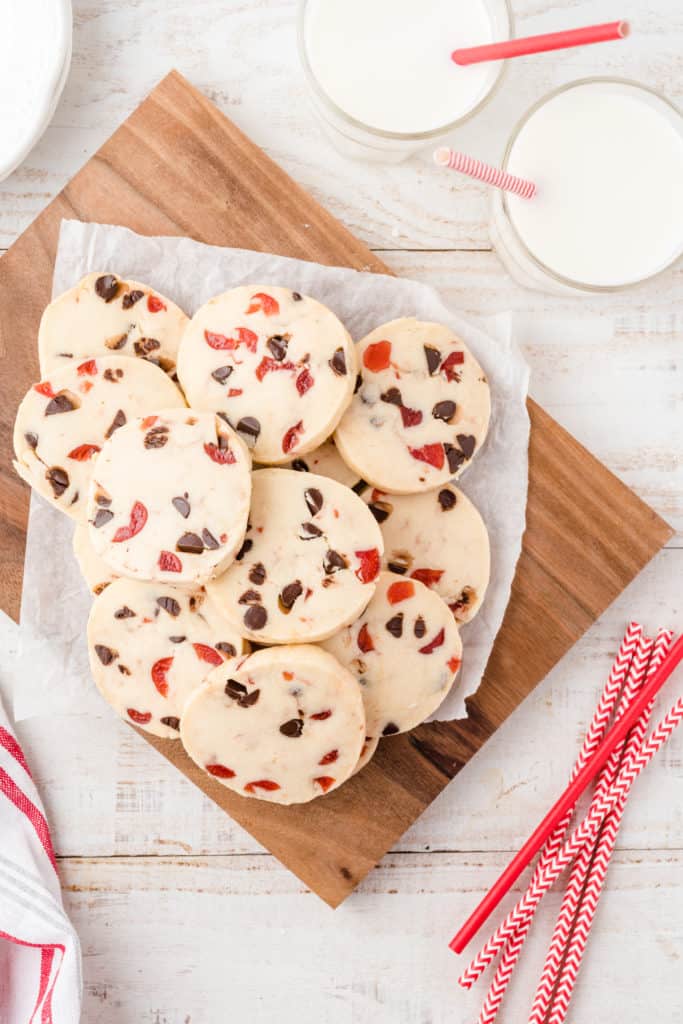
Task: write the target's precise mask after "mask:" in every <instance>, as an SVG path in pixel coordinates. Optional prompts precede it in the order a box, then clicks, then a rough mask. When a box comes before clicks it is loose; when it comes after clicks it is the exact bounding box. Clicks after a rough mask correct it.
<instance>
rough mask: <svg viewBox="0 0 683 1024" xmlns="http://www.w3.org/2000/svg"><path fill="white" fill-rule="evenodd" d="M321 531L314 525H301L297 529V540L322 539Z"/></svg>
mask: <svg viewBox="0 0 683 1024" xmlns="http://www.w3.org/2000/svg"><path fill="white" fill-rule="evenodd" d="M322 534H323V531H322V530H321V529H320V527H319V526H316V525H315V523H302V524H301V527H300V529H299V540H314V539H315V538H316V537H322Z"/></svg>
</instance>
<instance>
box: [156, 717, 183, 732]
mask: <svg viewBox="0 0 683 1024" xmlns="http://www.w3.org/2000/svg"><path fill="white" fill-rule="evenodd" d="M160 721H161V724H162V725H167V726H168V727H169V729H180V719H179V718H176V717H175V716H174V715H166V717H165V718H162V719H160Z"/></svg>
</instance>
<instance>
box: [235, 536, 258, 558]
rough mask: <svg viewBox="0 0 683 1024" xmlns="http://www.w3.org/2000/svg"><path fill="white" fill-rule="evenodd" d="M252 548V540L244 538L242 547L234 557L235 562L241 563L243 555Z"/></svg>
mask: <svg viewBox="0 0 683 1024" xmlns="http://www.w3.org/2000/svg"><path fill="white" fill-rule="evenodd" d="M253 546H254V542H253V540H251V538H250V537H246V538H245V540H244V543H243V544H242V547H241V548H240V549H239V551H238V552H237V554H236V555H235V561H236V562H241V561H242V559H243V558H244V556H245V555H246V554H247V553H248V552H249V551H251V549H252V548H253Z"/></svg>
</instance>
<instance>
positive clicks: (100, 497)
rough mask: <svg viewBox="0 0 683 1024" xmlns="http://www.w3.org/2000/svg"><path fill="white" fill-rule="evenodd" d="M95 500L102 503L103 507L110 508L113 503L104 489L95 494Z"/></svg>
mask: <svg viewBox="0 0 683 1024" xmlns="http://www.w3.org/2000/svg"><path fill="white" fill-rule="evenodd" d="M95 502H96V503H97V504H98V505H100V507H101V508H109V506H110V505H111V498H110V497H109V495H108V494H104V493H103V492H102V491H98V492H97V494H96V495H95Z"/></svg>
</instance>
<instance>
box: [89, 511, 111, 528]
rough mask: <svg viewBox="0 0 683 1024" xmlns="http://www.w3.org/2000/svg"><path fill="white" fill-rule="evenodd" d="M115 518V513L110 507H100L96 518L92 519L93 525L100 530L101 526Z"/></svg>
mask: <svg viewBox="0 0 683 1024" xmlns="http://www.w3.org/2000/svg"><path fill="white" fill-rule="evenodd" d="M113 518H114V513H113V512H112V511H111V510H110V509H108V508H98V510H97V512H96V513H95V518H94V519H93V521H92V524H93V526H94V527H95V529H96V530H99V529H100V527H101V526H106V525H107V523H109V522H111V520H112V519H113Z"/></svg>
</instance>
